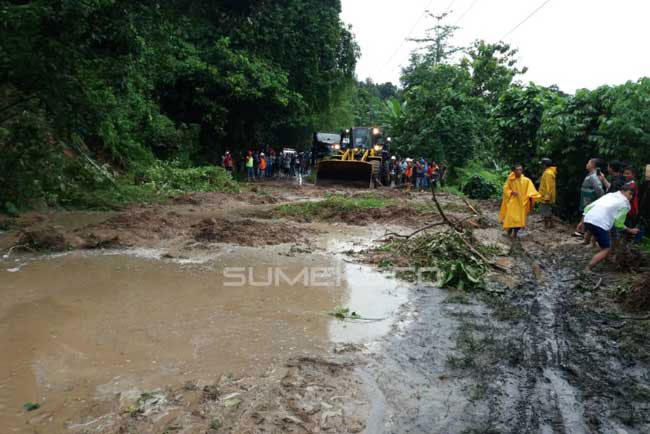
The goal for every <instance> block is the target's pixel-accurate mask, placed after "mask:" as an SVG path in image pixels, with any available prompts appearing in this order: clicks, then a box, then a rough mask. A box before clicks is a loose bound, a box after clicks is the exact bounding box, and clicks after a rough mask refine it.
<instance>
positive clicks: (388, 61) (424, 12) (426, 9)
mask: <svg viewBox="0 0 650 434" xmlns="http://www.w3.org/2000/svg"><path fill="white" fill-rule="evenodd" d="M434 1H435V0H431V1H430V2H429V4H428V5H427V7H426V8H424V11H422V14H421V15H420V18H418V20H417V21H416V22H415V25H413V27H412V28H411V30H410V31H409V32H408V34H407V35H406V37H405V38H404V39H402V43H401V44H399V47H397V50H395V52H394V53H393V54H392V55H391V56H390V57H389V58H388V60H387V61H386V63H385V64H384V67H386V66H388V65H389V64H390V62H392V60H393V59H394V58H395V56H397V53H399V52H400V51H401V49H402V48H403V47H404V44H405V43H406V41H408V40H409V39H410V38H411V35H412V34H413V32H414V31H415V29H416V28H417V27H418V25H419V24H420V21H422V18H424V16H425V15H426V14H427V11H428V10H429V8H431V5H433V2H434ZM452 3H453V1H452Z"/></svg>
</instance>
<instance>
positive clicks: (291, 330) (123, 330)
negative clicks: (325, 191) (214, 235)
mask: <svg viewBox="0 0 650 434" xmlns="http://www.w3.org/2000/svg"><path fill="white" fill-rule="evenodd" d="M360 242H361V238H359V239H358V240H356V241H355V240H351V239H350V238H349V237H348V238H347V239H334V240H328V239H323V240H321V241H320V245H321V247H322V248H321V249H317V250H316V251H315V252H299V253H295V252H294V251H291V250H290V249H289V247H288V246H277V247H273V248H263V249H261V248H239V247H232V246H222V248H221V249H219V250H218V251H216V252H212V253H206V254H205V255H204V256H200V255H196V253H195V252H194V253H193V256H192V257H184V258H181V259H178V258H176V259H165V258H164V257H163V256H162V253H163V252H160V251H156V250H129V251H103V252H70V253H67V254H59V255H50V256H40V257H25V256H23V257H17V258H16V257H14V256H12V257H10V258H5V259H4V260H3V259H2V258H0V294H1V297H0V348H1V349H2V358H1V360H0V426H1V427H2V432H3V433H4V432H6V433H14V432H16V433H27V432H29V433H32V432H39V433H61V432H66V431H68V432H76V431H79V430H80V429H83V427H81V426H79V425H78V421H79V420H81V419H80V418H79V416H80V415H81V414H85V415H88V414H94V415H101V414H104V413H107V412H110V411H113V410H114V407H112V406H113V405H114V401H115V397H116V396H117V395H118V394H120V395H119V396H121V397H125V398H128V397H131V398H134V397H135V398H137V397H138V396H140V394H141V393H143V392H146V391H151V390H155V389H159V388H164V387H178V386H180V385H183V384H184V383H185V382H188V381H192V382H196V383H198V384H210V383H212V382H215V381H217V380H218V379H219V378H220V377H221V376H223V375H228V374H232V375H240V376H241V375H245V376H257V375H262V374H263V373H264V372H265V371H266V370H268V369H269V368H270V367H271V366H273V365H274V364H275V363H281V362H282V361H283V360H286V358H287V357H289V356H291V355H295V354H304V353H308V354H320V353H325V352H326V351H328V348H331V344H332V343H335V342H337V343H338V342H351V343H367V342H370V341H372V340H374V339H378V338H380V337H381V336H383V335H384V334H386V333H387V332H388V331H389V329H390V327H391V325H392V321H393V318H394V316H395V312H396V311H397V310H398V308H399V307H400V306H401V305H403V304H404V303H405V302H406V301H407V299H408V288H407V287H406V286H404V284H403V283H402V284H400V283H399V282H397V281H395V280H393V279H389V278H387V277H386V276H384V275H382V274H380V273H378V272H375V271H372V270H371V269H370V268H369V267H365V266H360V265H356V264H351V263H349V262H347V260H346V259H345V258H344V257H343V256H342V255H339V254H336V253H335V252H341V251H345V250H349V249H350V248H353V246H354V245H355V243H356V245H359V243H360ZM339 306H341V307H348V308H350V309H351V310H353V311H356V312H358V313H359V314H360V315H362V316H363V317H366V318H376V319H383V320H381V321H354V322H351V321H345V322H344V321H341V320H337V319H334V318H333V317H332V316H330V315H328V314H327V313H328V312H332V311H333V310H335V309H336V308H337V307H339ZM27 402H34V403H39V404H40V405H41V408H40V409H38V410H36V411H33V412H26V411H25V410H24V409H23V404H25V403H27Z"/></svg>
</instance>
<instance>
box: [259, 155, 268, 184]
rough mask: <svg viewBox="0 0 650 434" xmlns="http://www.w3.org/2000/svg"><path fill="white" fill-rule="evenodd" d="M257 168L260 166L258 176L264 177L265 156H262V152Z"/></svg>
mask: <svg viewBox="0 0 650 434" xmlns="http://www.w3.org/2000/svg"><path fill="white" fill-rule="evenodd" d="M259 168H260V178H264V176H265V175H266V157H265V156H264V152H262V153H260V162H259Z"/></svg>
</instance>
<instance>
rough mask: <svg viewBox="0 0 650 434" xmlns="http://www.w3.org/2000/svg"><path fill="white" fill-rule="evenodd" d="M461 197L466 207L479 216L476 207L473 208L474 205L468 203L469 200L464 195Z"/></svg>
mask: <svg viewBox="0 0 650 434" xmlns="http://www.w3.org/2000/svg"><path fill="white" fill-rule="evenodd" d="M462 199H463V202H465V205H467V207H468V208H469V209H471V210H472V212H473V213H474V214H476V215H479V216H480V215H482V214H481V213H480V212H478V211H477V210H476V208H474V207H473V206H472V204H471V203H469V201H468V200H467V199H465V198H464V197H463V198H462Z"/></svg>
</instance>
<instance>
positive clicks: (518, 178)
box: [499, 164, 540, 239]
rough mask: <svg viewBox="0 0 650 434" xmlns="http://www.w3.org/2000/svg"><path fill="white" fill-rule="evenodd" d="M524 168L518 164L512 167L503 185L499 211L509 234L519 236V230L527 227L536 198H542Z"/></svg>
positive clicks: (513, 236)
mask: <svg viewBox="0 0 650 434" xmlns="http://www.w3.org/2000/svg"><path fill="white" fill-rule="evenodd" d="M523 172H524V169H523V167H522V166H521V164H517V165H516V166H514V168H513V169H512V173H511V174H510V176H508V179H507V180H506V183H505V185H504V186H503V200H502V201H501V210H500V211H499V220H501V221H502V222H503V228H504V229H505V230H507V231H508V235H509V236H510V237H512V238H515V239H516V238H517V235H518V234H519V231H520V230H521V229H523V228H525V227H526V220H527V219H528V214H530V212H531V210H532V209H533V207H534V206H535V200H537V199H539V198H540V195H539V193H538V192H537V190H536V189H535V185H534V184H533V181H531V180H530V179H528V178H526V177H525V176H524V175H523Z"/></svg>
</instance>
